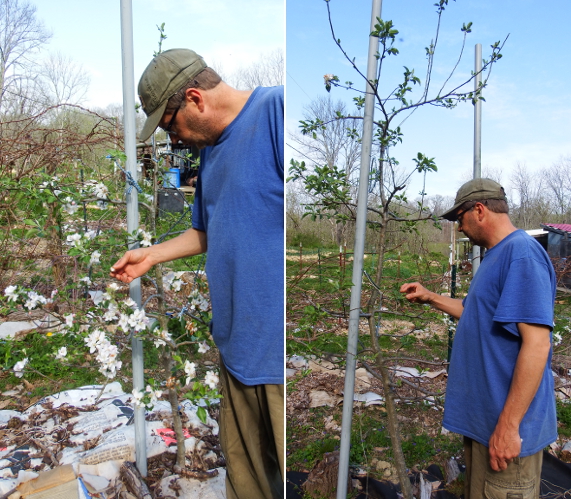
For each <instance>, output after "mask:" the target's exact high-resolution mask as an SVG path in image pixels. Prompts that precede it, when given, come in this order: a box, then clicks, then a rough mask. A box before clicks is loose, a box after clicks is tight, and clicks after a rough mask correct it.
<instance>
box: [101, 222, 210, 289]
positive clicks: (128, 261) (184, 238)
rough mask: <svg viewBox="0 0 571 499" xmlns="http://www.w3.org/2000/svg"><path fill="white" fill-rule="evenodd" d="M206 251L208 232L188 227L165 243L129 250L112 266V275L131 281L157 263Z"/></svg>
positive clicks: (126, 281) (124, 280)
mask: <svg viewBox="0 0 571 499" xmlns="http://www.w3.org/2000/svg"><path fill="white" fill-rule="evenodd" d="M205 252H206V233H205V232H202V231H200V230H196V229H188V230H187V231H186V232H183V233H182V234H181V235H180V236H177V237H175V238H173V239H169V240H168V241H165V242H164V243H161V244H157V245H154V246H149V247H148V248H137V249H134V250H130V251H127V252H126V253H125V254H124V255H123V256H122V257H121V258H120V259H119V260H118V261H117V262H115V264H114V265H113V266H112V267H111V273H110V276H111V277H114V278H116V279H119V280H120V281H123V282H125V283H130V282H131V281H132V280H133V279H136V278H137V277H141V276H142V275H143V274H146V273H147V272H148V271H149V269H150V268H151V267H153V266H154V265H156V264H157V263H164V262H170V261H171V260H176V259H178V258H184V257H187V256H193V255H199V254H200V253H205Z"/></svg>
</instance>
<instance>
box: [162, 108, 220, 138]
mask: <svg viewBox="0 0 571 499" xmlns="http://www.w3.org/2000/svg"><path fill="white" fill-rule="evenodd" d="M193 107H194V106H193V105H192V104H188V105H186V103H183V104H182V106H181V107H180V108H178V109H176V110H171V111H166V112H165V114H164V116H163V117H162V119H161V121H160V123H159V126H160V127H161V128H163V130H164V131H165V132H167V133H168V134H169V135H170V138H171V140H172V142H173V143H174V144H177V143H179V142H182V143H183V144H185V145H189V146H195V147H197V148H198V149H203V148H205V147H206V146H211V145H214V144H215V143H216V140H217V139H218V136H219V134H217V133H216V131H215V129H214V128H213V126H212V124H211V123H210V120H208V119H207V118H206V117H205V116H204V115H203V114H202V113H200V112H198V111H197V110H196V109H193ZM163 126H164V127H163Z"/></svg>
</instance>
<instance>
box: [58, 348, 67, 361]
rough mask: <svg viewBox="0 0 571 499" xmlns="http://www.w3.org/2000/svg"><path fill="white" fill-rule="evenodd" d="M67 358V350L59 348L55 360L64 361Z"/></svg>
mask: <svg viewBox="0 0 571 499" xmlns="http://www.w3.org/2000/svg"><path fill="white" fill-rule="evenodd" d="M66 356H67V348H66V347H61V348H60V349H59V350H58V352H57V354H56V359H58V360H59V359H65V357H66Z"/></svg>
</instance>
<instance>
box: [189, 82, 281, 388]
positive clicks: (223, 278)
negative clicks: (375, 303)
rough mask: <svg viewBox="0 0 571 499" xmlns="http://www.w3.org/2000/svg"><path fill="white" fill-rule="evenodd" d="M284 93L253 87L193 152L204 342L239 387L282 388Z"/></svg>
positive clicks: (194, 214) (194, 223)
mask: <svg viewBox="0 0 571 499" xmlns="http://www.w3.org/2000/svg"><path fill="white" fill-rule="evenodd" d="M283 158H284V92H283V87H268V88H264V87H258V88H256V89H255V90H254V92H253V93H252V95H251V96H250V98H249V99H248V101H247V102H246V104H245V106H244V107H243V108H242V110H241V111H240V113H239V114H238V116H236V118H235V119H234V120H233V121H232V122H231V123H230V125H228V127H226V129H225V130H224V132H223V133H222V135H221V136H220V138H219V139H218V141H217V142H216V144H215V145H214V146H212V147H207V148H205V149H203V150H202V151H201V156H200V168H199V171H198V182H197V186H196V193H195V201H194V211H193V218H192V225H193V227H194V228H195V229H198V230H201V231H204V232H205V233H206V238H207V244H208V257H207V261H206V275H207V277H208V282H209V287H210V299H211V302H212V336H213V338H214V341H215V342H216V345H217V347H218V349H219V350H220V354H221V356H222V359H223V361H224V364H225V365H226V367H227V368H228V370H229V371H230V372H231V373H232V374H233V375H234V376H235V377H236V378H237V379H238V380H239V381H241V382H242V383H244V384H246V385H257V384H282V383H283V382H284V365H285V362H284V262H285V258H284V163H283Z"/></svg>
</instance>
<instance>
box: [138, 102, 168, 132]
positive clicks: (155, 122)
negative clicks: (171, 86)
mask: <svg viewBox="0 0 571 499" xmlns="http://www.w3.org/2000/svg"><path fill="white" fill-rule="evenodd" d="M167 103H168V99H167V100H165V101H164V102H163V103H162V104H161V105H160V106H159V107H158V108H157V109H155V111H154V112H153V113H151V114H149V115H148V116H147V120H146V121H145V124H144V125H143V129H142V130H141V133H140V134H139V140H140V141H141V142H146V141H147V140H148V138H149V137H150V136H151V135H153V133H154V131H155V130H156V129H157V127H158V126H159V121H161V118H162V117H163V114H165V110H166V108H167Z"/></svg>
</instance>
